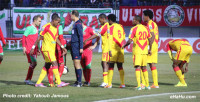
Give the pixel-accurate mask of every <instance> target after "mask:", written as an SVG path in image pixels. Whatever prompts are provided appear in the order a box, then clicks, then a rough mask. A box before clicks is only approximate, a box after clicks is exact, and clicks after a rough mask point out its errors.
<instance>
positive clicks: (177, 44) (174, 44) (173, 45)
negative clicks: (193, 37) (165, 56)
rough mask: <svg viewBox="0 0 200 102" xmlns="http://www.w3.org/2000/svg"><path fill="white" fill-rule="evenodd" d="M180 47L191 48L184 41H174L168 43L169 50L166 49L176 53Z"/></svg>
mask: <svg viewBox="0 0 200 102" xmlns="http://www.w3.org/2000/svg"><path fill="white" fill-rule="evenodd" d="M181 45H188V46H191V45H190V43H189V42H188V41H187V40H185V39H175V40H171V41H169V47H170V48H168V50H174V51H178V50H179V49H180V46H181Z"/></svg>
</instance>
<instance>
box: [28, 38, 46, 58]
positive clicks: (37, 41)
mask: <svg viewBox="0 0 200 102" xmlns="http://www.w3.org/2000/svg"><path fill="white" fill-rule="evenodd" d="M42 39H43V36H42V35H40V36H39V37H38V39H37V40H36V41H35V43H34V45H33V46H32V49H31V51H30V54H33V53H34V49H35V47H36V46H37V45H38V43H39V42H40V40H42Z"/></svg>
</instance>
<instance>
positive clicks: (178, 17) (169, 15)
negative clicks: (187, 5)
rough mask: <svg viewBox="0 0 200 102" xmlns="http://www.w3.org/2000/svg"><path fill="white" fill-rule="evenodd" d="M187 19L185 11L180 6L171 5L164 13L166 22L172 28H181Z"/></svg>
mask: <svg viewBox="0 0 200 102" xmlns="http://www.w3.org/2000/svg"><path fill="white" fill-rule="evenodd" d="M184 18H185V13H184V11H183V9H182V8H181V7H180V6H178V5H170V6H168V7H167V8H166V9H165V11H164V21H165V23H166V24H167V25H168V26H170V27H178V26H180V25H181V24H182V23H183V21H184Z"/></svg>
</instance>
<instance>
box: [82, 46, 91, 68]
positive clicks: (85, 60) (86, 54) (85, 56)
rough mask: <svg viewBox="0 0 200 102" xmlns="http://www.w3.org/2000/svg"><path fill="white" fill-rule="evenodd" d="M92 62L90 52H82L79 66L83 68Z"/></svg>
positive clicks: (86, 50)
mask: <svg viewBox="0 0 200 102" xmlns="http://www.w3.org/2000/svg"><path fill="white" fill-rule="evenodd" d="M91 62H92V50H89V49H85V50H83V53H82V57H81V66H82V68H85V67H86V66H87V65H89V64H90V63H91Z"/></svg>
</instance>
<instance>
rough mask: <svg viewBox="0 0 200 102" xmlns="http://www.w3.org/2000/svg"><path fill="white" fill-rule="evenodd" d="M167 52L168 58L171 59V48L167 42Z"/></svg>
mask: <svg viewBox="0 0 200 102" xmlns="http://www.w3.org/2000/svg"><path fill="white" fill-rule="evenodd" d="M167 53H168V55H169V58H170V59H171V60H173V55H172V49H171V47H170V45H169V43H168V44H167Z"/></svg>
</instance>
